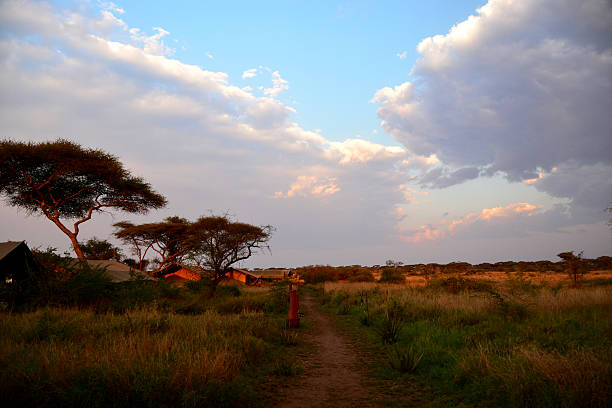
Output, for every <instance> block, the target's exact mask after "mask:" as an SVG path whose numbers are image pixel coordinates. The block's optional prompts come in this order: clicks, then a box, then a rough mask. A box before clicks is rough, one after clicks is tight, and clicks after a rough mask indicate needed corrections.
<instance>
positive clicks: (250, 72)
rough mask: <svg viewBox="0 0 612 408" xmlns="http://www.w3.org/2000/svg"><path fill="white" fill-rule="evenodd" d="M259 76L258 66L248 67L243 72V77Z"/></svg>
mask: <svg viewBox="0 0 612 408" xmlns="http://www.w3.org/2000/svg"><path fill="white" fill-rule="evenodd" d="M256 76H257V68H251V69H247V70H246V71H244V72H243V73H242V79H246V78H255V77H256Z"/></svg>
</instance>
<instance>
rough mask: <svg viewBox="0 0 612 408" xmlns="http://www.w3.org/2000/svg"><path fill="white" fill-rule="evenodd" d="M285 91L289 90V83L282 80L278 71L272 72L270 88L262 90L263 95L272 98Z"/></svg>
mask: <svg viewBox="0 0 612 408" xmlns="http://www.w3.org/2000/svg"><path fill="white" fill-rule="evenodd" d="M287 89H289V82H288V81H286V80H285V79H283V78H282V77H281V76H280V73H279V72H278V71H274V72H272V88H266V89H264V94H266V95H270V96H273V97H274V96H278V95H279V94H280V93H281V92H283V91H286V90H287Z"/></svg>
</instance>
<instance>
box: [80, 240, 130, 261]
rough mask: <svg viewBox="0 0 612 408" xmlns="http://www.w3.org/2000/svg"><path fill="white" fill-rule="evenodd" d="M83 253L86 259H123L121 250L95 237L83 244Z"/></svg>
mask: <svg viewBox="0 0 612 408" xmlns="http://www.w3.org/2000/svg"><path fill="white" fill-rule="evenodd" d="M81 251H83V255H84V256H85V258H86V259H116V260H118V261H119V260H120V259H121V249H119V248H117V247H116V246H114V245H113V244H111V243H110V242H108V241H107V240H105V239H98V238H96V237H93V238H91V239H88V240H87V242H85V243H84V244H81Z"/></svg>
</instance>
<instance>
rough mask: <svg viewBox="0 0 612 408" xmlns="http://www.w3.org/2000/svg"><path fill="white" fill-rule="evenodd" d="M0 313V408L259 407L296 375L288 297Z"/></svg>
mask: <svg viewBox="0 0 612 408" xmlns="http://www.w3.org/2000/svg"><path fill="white" fill-rule="evenodd" d="M219 289H220V290H218V293H217V296H216V297H215V298H212V299H211V298H208V297H207V296H206V294H205V293H198V292H197V291H190V290H188V289H177V290H172V291H170V292H171V293H167V296H157V295H156V296H155V297H154V300H153V301H152V302H148V303H141V304H139V305H136V306H133V307H129V308H121V310H120V311H117V310H112V309H111V310H108V308H107V307H101V308H100V307H93V306H92V307H87V308H78V307H75V306H71V307H67V306H64V307H58V306H54V307H44V308H39V309H36V310H31V311H27V312H22V313H10V312H3V313H0V401H2V406H3V407H26V406H36V407H77V406H81V407H109V406H125V407H127V406H150V407H201V406H215V407H223V406H227V407H240V406H264V405H266V401H268V398H267V397H269V396H271V395H272V394H273V393H274V388H275V387H274V386H273V384H278V383H280V382H283V381H285V380H286V379H287V377H290V376H293V375H295V374H296V373H297V372H299V367H298V366H297V364H296V358H295V356H296V354H297V353H299V352H300V347H301V346H300V345H299V344H298V343H299V341H298V337H297V335H295V333H294V332H289V331H288V330H287V329H285V321H286V300H287V299H286V298H287V292H286V288H285V287H279V288H276V289H270V290H268V289H263V290H255V291H251V292H246V293H241V292H240V291H239V290H237V289H235V288H230V289H224V288H223V287H220V288H219Z"/></svg>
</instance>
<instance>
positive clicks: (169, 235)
mask: <svg viewBox="0 0 612 408" xmlns="http://www.w3.org/2000/svg"><path fill="white" fill-rule="evenodd" d="M190 226H191V223H190V222H189V221H187V220H186V219H185V218H181V217H177V216H174V217H168V218H166V219H165V220H164V221H162V222H153V223H148V224H140V225H135V224H132V223H131V222H129V221H122V222H118V223H116V224H114V227H115V228H116V231H115V237H117V238H119V239H120V240H121V241H123V242H124V243H125V244H126V245H128V246H130V247H131V249H132V253H133V254H134V255H135V256H137V257H138V261H139V265H140V267H139V269H142V266H143V263H144V261H145V257H146V256H147V253H148V252H149V250H151V251H153V252H155V253H156V254H157V255H158V256H159V258H160V260H159V263H158V267H157V269H161V268H163V267H164V266H165V265H167V264H169V263H171V262H181V261H182V259H183V257H184V256H185V254H186V252H187V251H188V250H189V249H190V247H189V245H188V242H187V241H188V240H187V238H188V236H189V232H190Z"/></svg>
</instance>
